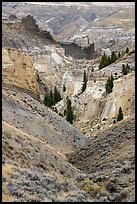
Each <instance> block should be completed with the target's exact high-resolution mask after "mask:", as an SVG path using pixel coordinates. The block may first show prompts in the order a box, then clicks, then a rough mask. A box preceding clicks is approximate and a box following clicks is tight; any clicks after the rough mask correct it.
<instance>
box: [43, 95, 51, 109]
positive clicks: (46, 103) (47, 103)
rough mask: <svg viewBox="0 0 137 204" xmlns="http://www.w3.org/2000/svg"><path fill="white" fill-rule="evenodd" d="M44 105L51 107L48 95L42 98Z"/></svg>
mask: <svg viewBox="0 0 137 204" xmlns="http://www.w3.org/2000/svg"><path fill="white" fill-rule="evenodd" d="M44 104H45V106H48V107H51V100H50V96H49V94H46V95H45V97H44Z"/></svg>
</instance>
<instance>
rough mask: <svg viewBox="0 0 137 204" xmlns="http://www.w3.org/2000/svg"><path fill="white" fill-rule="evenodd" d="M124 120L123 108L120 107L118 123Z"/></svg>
mask: <svg viewBox="0 0 137 204" xmlns="http://www.w3.org/2000/svg"><path fill="white" fill-rule="evenodd" d="M122 119H123V112H122V108H121V107H120V108H119V112H118V115H117V121H120V120H122Z"/></svg>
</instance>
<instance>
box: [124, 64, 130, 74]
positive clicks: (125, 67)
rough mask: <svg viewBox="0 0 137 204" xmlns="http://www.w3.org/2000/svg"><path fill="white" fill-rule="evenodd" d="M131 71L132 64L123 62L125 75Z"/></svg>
mask: <svg viewBox="0 0 137 204" xmlns="http://www.w3.org/2000/svg"><path fill="white" fill-rule="evenodd" d="M129 71H130V66H129V65H128V64H126V65H125V64H122V73H123V75H127V74H128V73H129Z"/></svg>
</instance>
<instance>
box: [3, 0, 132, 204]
mask: <svg viewBox="0 0 137 204" xmlns="http://www.w3.org/2000/svg"><path fill="white" fill-rule="evenodd" d="M34 3H35V2H31V4H29V3H27V2H24V3H23V2H21V3H19V2H17V3H16V2H14V3H12V2H8V3H6V2H5V3H3V8H4V9H3V15H4V14H5V15H6V17H5V18H4V19H3V25H2V46H3V50H2V200H3V202H6V201H13V202H43V201H44V202H131V201H133V202H134V201H135V45H134V18H133V13H132V11H134V7H132V6H131V8H130V10H129V11H130V12H129V14H128V16H127V17H126V15H125V13H126V12H127V8H125V7H123V8H122V7H121V6H120V7H119V6H118V7H115V8H112V7H111V6H106V7H104V10H103V12H101V11H102V8H103V7H98V6H97V7H96V6H95V7H93V8H92V6H94V4H92V6H91V5H90V3H89V2H88V3H87V5H86V6H87V8H86V9H84V10H83V8H84V7H83V5H84V4H83V5H82V4H80V3H78V4H77V5H76V4H75V6H74V7H73V6H72V5H71V4H67V2H64V4H63V5H61V4H60V3H61V2H60V3H59V4H58V3H57V4H56V8H54V6H55V5H54V3H55V2H53V3H51V4H50V3H49V5H47V6H46V7H45V4H43V5H42V4H41V3H40V4H38V2H37V3H35V4H34ZM69 3H70V2H69ZM60 6H61V7H62V9H63V10H62V12H61V13H60V12H58V9H59V8H60ZM45 8H47V10H46V11H47V12H48V11H50V14H45ZM91 8H92V9H91ZM116 8H117V9H116ZM20 9H22V12H20ZM121 9H123V10H122V12H121ZM70 10H71V11H70ZM106 10H107V11H108V13H107V14H106ZM13 11H14V12H15V13H14V14H13V13H12V12H13ZM40 11H41V12H40ZM74 11H75V12H74ZM93 11H94V12H93ZM57 12H58V15H57V16H56V13H57ZM63 12H64V14H63ZM68 13H69V15H68V16H67V14H68ZM7 14H8V16H10V17H9V18H7ZM11 14H12V15H11ZM28 14H29V15H28ZM30 14H34V17H35V18H34V17H33V16H31V15H30ZM65 14H66V16H65ZM72 14H73V15H72ZM71 15H72V16H71ZM16 16H17V17H19V18H17V17H16ZM55 16H56V18H55ZM20 17H21V18H22V17H23V19H21V18H20ZM66 17H67V18H66ZM104 17H105V18H104ZM118 17H120V18H121V21H120V22H119V23H123V22H126V24H125V25H126V26H125V27H124V26H123V27H118V26H120V25H121V24H120V25H119V23H118V25H117V18H118ZM98 18H99V19H98ZM43 20H44V22H45V27H47V28H48V26H49V27H50V28H52V29H53V30H54V32H55V33H56V34H58V37H59V36H60V37H61V38H64V39H62V40H63V41H61V42H59V41H58V40H57V39H58V38H57V36H56V35H54V34H51V33H52V31H51V30H50V32H49V30H48V31H47V30H45V28H44V29H43ZM61 22H62V23H61ZM105 22H107V23H108V25H106V26H105V27H104V26H103V25H104V23H105ZM90 26H91V27H90ZM90 28H91V30H92V31H93V32H92V33H91V30H90ZM112 30H113V32H112ZM123 30H124V32H125V33H124V32H123ZM110 33H111V35H110ZM90 34H91V36H90ZM70 37H72V38H71V39H70V41H69V42H68V41H66V39H65V38H70ZM100 37H101V38H100ZM114 38H115V39H114ZM91 39H92V40H91ZM85 44H86V46H85ZM127 46H128V52H125V49H126V48H127ZM114 51H115V52H116V54H117V55H118V54H119V53H118V52H120V53H121V56H120V57H118V59H117V60H116V61H115V62H113V63H111V64H109V65H108V66H106V67H104V68H102V69H99V63H100V59H101V54H103V52H105V53H107V54H108V55H109V56H111V55H112V52H114ZM123 64H125V65H127V64H128V66H130V70H129V73H127V75H124V74H123V72H122V65H123ZM84 70H85V72H86V74H87V79H88V80H87V85H86V88H85V90H84V91H83V92H82V86H83V72H84ZM110 75H113V77H114V81H113V82H114V86H113V90H112V92H111V93H106V88H105V84H106V81H107V79H108V77H109V76H110ZM64 85H65V91H64V90H63V87H64ZM55 86H56V87H57V88H58V90H59V92H60V94H61V100H60V101H59V102H58V103H56V104H54V106H53V107H52V108H49V107H47V106H45V105H44V103H43V99H44V97H45V95H46V96H47V94H48V93H51V92H50V91H51V90H54V88H55ZM67 97H69V99H71V105H72V110H73V113H74V121H73V124H70V123H69V122H67V121H66V115H65V111H66V104H67ZM119 107H122V111H123V120H122V121H120V122H118V121H117V114H118V110H119ZM82 132H83V133H82Z"/></svg>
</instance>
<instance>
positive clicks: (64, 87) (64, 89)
mask: <svg viewBox="0 0 137 204" xmlns="http://www.w3.org/2000/svg"><path fill="white" fill-rule="evenodd" d="M65 91H66V86H65V84H63V92H65Z"/></svg>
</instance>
